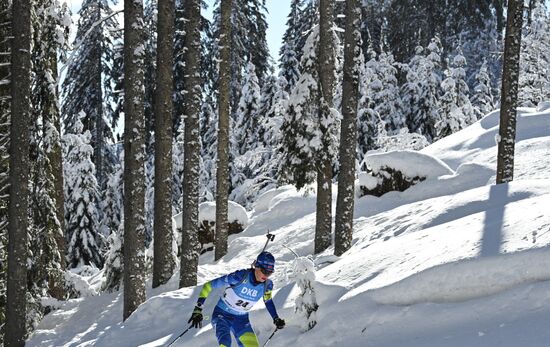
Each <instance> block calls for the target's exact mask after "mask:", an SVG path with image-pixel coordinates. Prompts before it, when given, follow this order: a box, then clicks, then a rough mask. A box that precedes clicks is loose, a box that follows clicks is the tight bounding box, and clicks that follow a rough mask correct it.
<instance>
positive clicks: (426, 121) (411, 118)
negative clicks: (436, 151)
mask: <svg viewBox="0 0 550 347" xmlns="http://www.w3.org/2000/svg"><path fill="white" fill-rule="evenodd" d="M440 52H441V45H440V44H439V39H438V38H437V37H436V38H434V39H432V41H431V43H430V44H429V45H428V47H427V49H423V48H422V47H417V50H416V55H415V56H414V57H413V58H412V59H411V61H410V63H409V64H408V67H407V82H406V83H405V84H404V85H403V87H402V95H403V104H404V105H403V107H404V110H405V111H406V113H407V125H408V127H409V130H410V131H411V132H418V133H419V134H422V135H424V136H425V137H426V138H427V139H428V141H430V142H431V141H433V140H434V139H435V138H436V137H437V133H436V129H435V124H436V123H437V122H438V121H439V107H440V105H439V98H440V95H441V91H440V88H441V77H440V70H439V69H440V64H441V56H440Z"/></svg>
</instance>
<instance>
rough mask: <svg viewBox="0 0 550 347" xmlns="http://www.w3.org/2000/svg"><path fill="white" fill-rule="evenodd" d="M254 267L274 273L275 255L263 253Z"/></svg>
mask: <svg viewBox="0 0 550 347" xmlns="http://www.w3.org/2000/svg"><path fill="white" fill-rule="evenodd" d="M254 265H255V266H256V267H259V268H262V269H264V270H267V271H271V272H273V271H275V257H274V256H273V254H271V253H269V252H267V251H263V252H262V253H260V254H259V255H258V258H256V262H255V263H254Z"/></svg>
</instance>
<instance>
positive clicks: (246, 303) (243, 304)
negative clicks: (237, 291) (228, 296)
mask: <svg viewBox="0 0 550 347" xmlns="http://www.w3.org/2000/svg"><path fill="white" fill-rule="evenodd" d="M249 304H250V302H248V301H244V300H237V302H236V303H235V305H236V306H240V307H242V308H246V307H247V306H248V305H249Z"/></svg>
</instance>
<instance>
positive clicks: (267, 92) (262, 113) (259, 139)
mask: <svg viewBox="0 0 550 347" xmlns="http://www.w3.org/2000/svg"><path fill="white" fill-rule="evenodd" d="M277 88H278V86H277V78H276V77H275V76H274V75H273V74H270V75H269V76H268V77H267V78H266V79H265V82H264V85H263V87H262V90H261V92H260V94H261V97H260V108H259V109H258V115H257V117H254V118H252V122H251V129H250V130H251V132H250V137H249V139H248V148H250V149H254V148H256V147H258V146H263V147H264V148H268V147H269V139H267V138H266V136H265V134H266V132H267V131H269V129H268V126H269V125H268V123H269V118H272V117H273V116H274V114H273V109H274V106H273V103H274V102H275V101H276V100H275V94H277Z"/></svg>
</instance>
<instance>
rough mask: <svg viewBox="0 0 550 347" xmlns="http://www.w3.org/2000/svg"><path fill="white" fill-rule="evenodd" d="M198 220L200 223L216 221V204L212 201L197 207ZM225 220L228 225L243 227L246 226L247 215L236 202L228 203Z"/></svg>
mask: <svg viewBox="0 0 550 347" xmlns="http://www.w3.org/2000/svg"><path fill="white" fill-rule="evenodd" d="M199 220H200V221H209V222H215V221H216V203H215V202H212V201H207V202H203V203H202V204H200V205H199ZM227 220H228V221H229V223H234V222H237V223H239V224H240V225H242V226H243V227H246V226H247V225H248V213H246V210H245V208H244V207H242V206H241V205H239V204H237V203H236V202H233V201H229V205H228V211H227Z"/></svg>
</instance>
